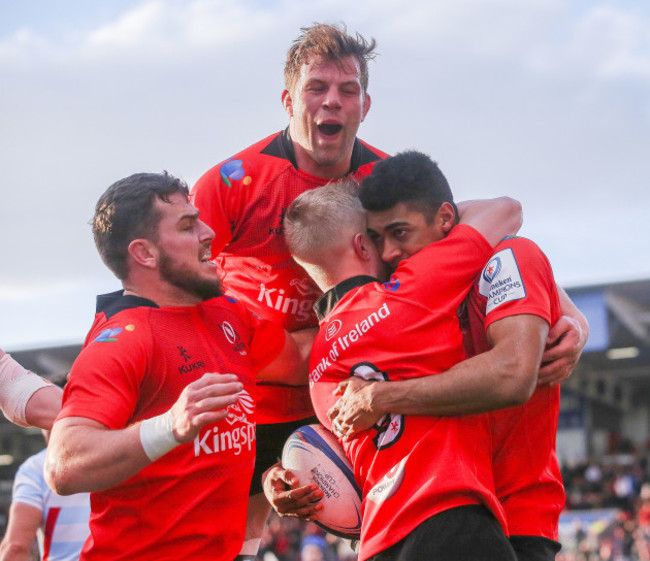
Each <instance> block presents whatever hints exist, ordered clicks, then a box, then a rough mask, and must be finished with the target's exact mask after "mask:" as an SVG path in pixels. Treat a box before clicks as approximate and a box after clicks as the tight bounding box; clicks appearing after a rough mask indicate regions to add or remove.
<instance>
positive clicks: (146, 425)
mask: <svg viewBox="0 0 650 561" xmlns="http://www.w3.org/2000/svg"><path fill="white" fill-rule="evenodd" d="M173 427H174V422H173V419H172V410H171V409H170V410H169V411H167V412H166V413H163V414H162V415H158V416H157V417H152V418H151V419H145V420H144V421H142V423H140V442H141V443H142V448H144V453H145V454H146V455H147V456H148V457H149V459H150V460H151V461H152V462H155V461H156V460H157V459H158V458H160V457H161V456H164V455H165V454H166V453H167V452H169V451H170V450H171V449H172V448H176V446H178V444H180V443H179V442H178V441H177V440H176V438H174V428H173Z"/></svg>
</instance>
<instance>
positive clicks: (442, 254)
mask: <svg viewBox="0 0 650 561" xmlns="http://www.w3.org/2000/svg"><path fill="white" fill-rule="evenodd" d="M491 253H492V247H491V246H490V244H489V243H488V241H487V240H486V239H485V238H484V237H483V236H482V235H481V234H480V233H479V232H478V231H477V230H475V229H474V228H472V227H471V226H467V225H464V224H458V225H457V226H454V228H453V229H452V231H451V232H450V233H449V235H448V236H447V237H446V238H444V239H442V240H440V241H438V242H435V243H432V244H430V245H428V246H427V247H425V248H424V249H422V250H421V251H419V252H418V253H416V254H415V255H413V256H411V257H409V258H408V259H405V260H404V261H402V262H401V263H400V265H399V266H398V267H397V269H396V271H395V273H394V274H393V275H392V277H391V280H390V281H389V282H388V283H386V284H385V285H384V287H385V288H386V289H387V290H389V291H391V290H394V291H395V292H396V293H399V294H401V295H402V296H404V297H408V298H411V299H413V300H414V301H417V302H420V303H421V304H423V305H424V306H426V307H428V308H432V309H434V308H435V309H440V308H441V304H445V305H448V306H449V309H453V310H456V308H458V306H459V305H460V303H461V302H462V300H463V298H465V296H466V295H467V293H468V292H469V289H470V287H471V285H472V283H473V282H474V281H475V280H476V277H477V276H478V273H479V272H480V271H481V268H482V267H483V266H484V265H485V262H486V261H487V260H488V259H489V257H490V254H491ZM396 285H397V286H396ZM398 291H399V292H398Z"/></svg>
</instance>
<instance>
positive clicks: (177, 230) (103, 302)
mask: <svg viewBox="0 0 650 561" xmlns="http://www.w3.org/2000/svg"><path fill="white" fill-rule="evenodd" d="M93 234H94V237H95V242H96V245H97V248H98V250H99V253H100V255H101V256H102V258H103V259H104V261H105V263H106V264H107V266H108V267H109V268H111V270H113V271H114V272H115V273H116V275H118V276H119V277H120V279H121V281H122V285H123V287H124V289H123V290H121V291H119V292H116V293H112V294H108V295H104V296H100V297H99V298H98V311H97V315H96V318H95V323H94V325H93V327H92V328H91V330H90V332H89V334H88V336H87V338H86V342H85V344H84V347H83V349H82V351H81V353H80V355H79V357H78V358H77V360H76V361H75V363H74V365H73V367H72V370H71V373H70V382H69V383H68V385H67V387H66V390H65V395H64V400H63V408H62V411H61V413H60V414H59V416H58V418H57V420H56V422H55V423H54V427H53V429H52V436H51V439H50V445H49V447H48V452H47V457H46V466H45V473H46V478H47V480H48V483H49V484H50V485H51V486H52V488H53V489H54V490H55V491H56V492H57V493H59V494H71V493H78V492H84V491H89V492H91V503H92V514H91V520H90V528H91V533H92V537H91V539H89V540H88V541H87V542H86V544H85V546H84V549H83V552H82V556H81V559H82V560H83V561H94V560H110V561H119V560H127V559H128V560H132V559H138V560H149V559H151V560H160V559H192V560H193V561H202V560H205V561H208V560H209V561H214V560H222V561H232V559H233V558H234V557H235V556H236V555H237V553H238V552H239V550H240V548H241V545H242V543H243V538H244V526H245V520H246V498H247V496H248V489H249V486H250V480H251V475H252V472H253V465H254V456H255V401H254V397H255V376H256V375H257V376H264V377H266V379H268V380H270V381H275V382H282V383H296V384H301V383H304V379H303V377H304V375H306V364H305V363H306V360H305V357H306V354H307V349H308V348H309V346H310V342H311V341H310V338H309V337H305V338H304V343H305V344H304V345H302V346H298V345H297V343H296V339H297V338H296V336H295V335H292V334H286V333H285V332H284V331H283V330H282V328H280V327H279V326H276V325H275V324H274V323H272V322H269V321H266V320H262V319H260V318H259V317H257V316H256V315H255V314H253V313H251V312H249V311H248V310H247V309H246V307H245V306H243V305H242V304H241V303H239V302H237V301H235V300H234V299H232V298H227V297H224V296H222V295H221V282H220V280H219V275H218V273H217V270H216V266H215V265H214V264H213V263H212V261H211V253H210V245H211V242H212V239H213V237H214V233H213V231H212V230H211V229H210V228H209V227H208V226H207V225H206V224H205V223H203V222H202V221H201V220H200V219H199V212H198V210H197V209H196V208H195V207H194V206H193V205H192V204H191V203H190V201H189V195H188V189H187V186H186V185H185V184H184V183H183V182H182V181H180V180H178V179H177V178H174V177H172V176H171V175H169V174H167V173H164V174H150V173H142V174H135V175H132V176H130V177H128V178H125V179H123V180H120V181H118V182H116V183H115V184H113V185H112V186H111V187H109V188H108V190H107V191H106V192H105V193H104V194H103V195H102V196H101V197H100V199H99V201H98V203H97V206H96V209H95V217H94V220H93ZM296 335H297V334H296ZM301 335H305V334H304V333H303V334H301ZM278 373H284V374H283V375H282V376H280V375H279V374H278ZM292 376H293V377H292Z"/></svg>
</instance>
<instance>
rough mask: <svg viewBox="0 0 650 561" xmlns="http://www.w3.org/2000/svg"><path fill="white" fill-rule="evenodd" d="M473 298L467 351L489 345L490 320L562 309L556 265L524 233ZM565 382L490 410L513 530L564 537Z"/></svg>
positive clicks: (498, 475) (493, 261)
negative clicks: (561, 440)
mask: <svg viewBox="0 0 650 561" xmlns="http://www.w3.org/2000/svg"><path fill="white" fill-rule="evenodd" d="M467 302H468V306H467V309H468V316H469V318H468V319H469V340H468V338H466V346H467V348H468V353H469V354H471V355H474V354H478V353H481V352H484V351H486V350H488V349H489V348H490V347H489V344H488V342H487V338H486V334H485V332H486V330H487V328H488V327H489V326H490V324H491V323H493V322H495V321H497V320H499V319H502V318H505V317H508V316H511V315H518V314H533V315H536V316H540V317H542V318H543V319H545V320H546V321H547V322H548V324H549V325H553V324H554V323H555V322H556V321H557V320H558V319H559V317H560V316H561V314H562V312H561V310H560V301H559V297H558V294H557V287H556V285H555V280H554V278H553V271H552V269H551V265H550V263H549V262H548V259H547V258H546V256H545V255H544V254H543V253H542V251H541V250H540V249H539V247H537V246H536V245H535V244H534V243H533V242H531V241H530V240H527V239H525V238H507V239H506V240H504V241H503V242H501V243H500V244H499V245H498V246H497V248H496V249H495V251H494V254H493V255H492V257H491V258H490V261H489V262H488V264H487V265H486V266H485V268H484V269H483V272H482V273H481V275H480V277H479V280H478V281H477V282H476V284H475V285H474V286H473V287H472V290H471V292H470V295H469V297H468V299H467ZM559 411H560V387H559V386H555V387H550V386H541V387H538V388H537V389H536V390H535V393H533V395H532V397H531V398H530V399H529V400H528V401H527V402H526V403H525V404H523V405H520V406H518V407H511V408H508V409H502V410H499V411H494V412H492V413H490V420H491V423H492V439H493V446H494V459H493V468H492V469H493V473H494V482H495V488H496V492H497V496H498V497H499V499H500V500H501V502H502V504H503V507H504V509H505V512H506V518H507V520H508V527H509V529H510V534H511V535H525V536H541V537H545V538H549V539H553V540H557V539H558V521H559V517H560V512H561V511H562V508H563V506H564V487H563V484H562V477H561V474H560V467H559V465H558V461H557V456H556V452H555V435H556V433H557V419H558V415H559Z"/></svg>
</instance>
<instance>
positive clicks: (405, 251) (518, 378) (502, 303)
mask: <svg viewBox="0 0 650 561" xmlns="http://www.w3.org/2000/svg"><path fill="white" fill-rule="evenodd" d="M428 165H429V162H428V158H426V156H424V155H422V154H418V153H404V154H399V155H397V156H396V157H395V158H391V159H390V160H387V161H386V162H385V163H384V164H383V165H382V166H379V167H377V168H376V169H375V171H374V172H373V176H372V177H371V178H369V179H368V180H366V181H364V184H363V186H362V188H361V190H360V198H361V201H362V204H363V205H364V207H365V208H366V210H368V228H369V231H370V233H371V236H372V237H373V239H374V240H375V242H376V243H377V245H378V247H379V249H380V252H381V253H382V258H383V259H384V261H386V262H388V263H390V264H391V265H392V266H394V267H395V266H397V265H398V263H400V262H401V261H402V260H403V259H406V258H409V257H411V256H413V255H415V254H417V253H418V252H419V251H420V250H422V249H423V248H424V247H426V246H427V245H428V244H430V243H432V242H436V241H438V240H439V239H440V231H439V229H438V228H437V227H436V225H435V224H433V223H432V222H430V221H429V220H428V216H429V213H428V211H427V207H428V206H432V205H435V204H436V203H437V201H436V200H435V199H433V198H432V197H431V194H430V193H429V192H426V191H424V190H418V189H417V185H414V184H412V183H411V182H409V181H408V179H406V180H405V177H409V175H408V174H411V176H413V175H416V174H417V170H418V169H421V168H422V167H426V166H428ZM560 295H561V296H560ZM561 301H562V306H561V304H560V302H561ZM561 308H563V309H564V310H565V312H566V311H569V312H570V313H571V314H572V315H573V316H574V317H575V319H571V318H563V319H562V320H561V316H562V309H561ZM466 311H467V314H466V316H465V317H464V322H463V324H464V328H465V334H466V337H465V343H466V347H467V351H468V354H469V355H470V356H473V355H478V356H475V358H472V359H469V360H466V361H464V362H462V363H460V364H459V365H458V366H456V367H454V368H452V369H451V370H449V371H448V372H446V373H445V374H443V375H439V376H431V377H427V378H420V379H417V380H409V381H408V382H404V383H402V382H400V383H395V384H388V385H381V384H373V385H368V386H365V387H362V386H364V384H363V383H358V381H357V380H355V381H353V382H351V384H350V386H349V387H348V389H347V391H346V393H345V394H344V396H343V398H342V400H341V401H340V402H339V403H338V404H337V406H335V407H334V408H333V409H332V411H331V412H330V417H331V419H332V420H333V422H334V427H335V431H336V432H338V434H340V435H341V436H344V437H346V438H351V437H353V435H354V434H355V433H356V432H357V431H359V430H363V429H366V428H368V427H370V426H372V425H373V424H374V423H375V422H376V420H377V419H378V418H380V417H381V416H383V415H384V414H386V413H387V412H389V411H390V412H391V413H393V414H395V413H399V414H404V415H465V414H472V413H479V412H484V411H494V412H493V413H491V414H490V420H491V426H492V439H493V446H494V450H493V473H494V479H495V488H496V493H497V496H498V497H499V499H500V501H501V503H502V504H503V507H504V509H505V513H506V518H507V521H508V527H509V532H510V539H511V542H512V544H513V546H514V548H515V551H516V552H517V555H518V559H519V560H520V561H524V560H526V561H538V560H539V561H549V560H552V559H554V558H555V554H556V553H557V551H558V550H559V548H560V544H559V543H557V538H558V520H559V516H560V512H561V510H562V507H563V505H564V489H563V485H562V479H561V474H560V469H559V465H558V462H557V457H556V453H555V435H556V431H557V418H558V413H559V407H560V388H559V385H557V381H558V380H559V379H561V378H562V377H565V376H566V374H567V372H568V371H570V370H571V369H572V368H573V367H574V366H575V363H576V362H577V360H578V358H579V355H580V351H581V349H582V347H583V346H584V343H585V341H586V335H587V331H588V325H587V324H586V321H585V320H584V317H583V316H582V314H581V313H580V312H579V311H578V310H577V309H575V307H574V306H573V304H572V303H571V301H570V300H569V299H568V297H567V296H566V294H565V293H564V292H563V291H561V290H560V291H559V294H558V288H557V286H556V283H555V280H554V277H553V272H552V269H551V266H550V264H549V262H548V260H547V258H546V257H545V256H544V254H543V253H542V252H541V250H540V249H539V248H538V247H537V246H536V245H535V244H534V243H533V242H531V241H530V240H527V239H525V238H507V239H505V240H504V241H503V242H501V243H500V244H499V245H498V246H497V247H496V249H495V251H494V253H493V255H492V256H491V257H490V259H489V261H488V262H487V264H486V265H485V268H484V269H483V271H482V273H481V275H480V276H479V277H478V278H477V280H476V282H475V284H474V286H473V288H472V290H471V292H470V295H469V297H468V298H467V301H466ZM560 321H562V322H568V323H569V324H570V323H571V322H575V323H576V325H577V327H576V328H575V329H573V330H572V331H570V332H569V333H568V334H567V335H565V336H568V337H575V338H577V340H576V343H575V344H576V347H577V350H576V352H574V353H573V355H571V354H569V355H567V356H564V357H563V358H562V359H561V360H560V361H559V362H557V363H555V364H554V365H551V366H548V367H547V368H546V371H545V372H544V373H545V374H546V378H545V379H544V380H540V378H539V377H538V369H539V367H540V362H541V361H543V360H544V358H542V353H543V352H544V349H545V344H546V343H547V335H548V332H549V328H552V327H554V326H556V334H554V335H553V337H556V336H557V333H558V332H561V331H562V327H561V326H560V327H559V328H558V327H557V324H558V323H559V322H560ZM565 328H566V326H565ZM554 352H556V350H555V349H553V348H551V349H550V353H554ZM479 353H485V354H479ZM546 357H547V358H548V357H549V353H547V355H546ZM551 358H552V355H551ZM549 360H550V359H549ZM549 380H550V382H551V383H549ZM342 389H343V388H341V390H342ZM496 409H499V410H498V411H495V410H496Z"/></svg>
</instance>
